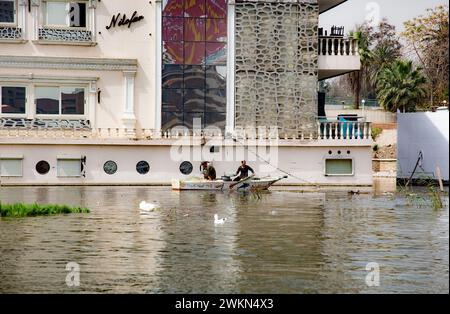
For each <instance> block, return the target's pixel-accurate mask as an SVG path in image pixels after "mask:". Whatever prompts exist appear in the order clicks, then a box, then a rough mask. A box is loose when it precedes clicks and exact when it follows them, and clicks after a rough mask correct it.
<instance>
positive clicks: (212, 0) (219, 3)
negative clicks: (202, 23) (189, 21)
mask: <svg viewBox="0 0 450 314" xmlns="http://www.w3.org/2000/svg"><path fill="white" fill-rule="evenodd" d="M206 16H207V17H212V18H226V17H227V0H206Z"/></svg>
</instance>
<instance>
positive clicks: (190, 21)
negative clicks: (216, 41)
mask: <svg viewBox="0 0 450 314" xmlns="http://www.w3.org/2000/svg"><path fill="white" fill-rule="evenodd" d="M205 25H206V23H205V19H197V18H186V19H184V40H185V41H205V30H206V28H205Z"/></svg>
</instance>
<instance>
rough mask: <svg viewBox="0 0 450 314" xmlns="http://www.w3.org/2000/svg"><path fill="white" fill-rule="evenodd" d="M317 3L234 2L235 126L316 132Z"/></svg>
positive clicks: (292, 0)
mask: <svg viewBox="0 0 450 314" xmlns="http://www.w3.org/2000/svg"><path fill="white" fill-rule="evenodd" d="M318 18H319V8H318V4H317V1H300V0H258V1H245V0H237V1H236V11H235V64H236V77H235V81H236V86H235V88H236V90H235V93H236V110H235V114H236V116H235V119H236V120H235V125H236V127H249V126H252V127H259V126H266V127H270V126H278V129H279V132H280V134H288V135H298V134H299V133H300V132H305V133H309V132H315V131H316V129H317V127H316V124H315V117H316V116H317V80H318V61H317V59H318V58H317V43H318V31H317V29H318Z"/></svg>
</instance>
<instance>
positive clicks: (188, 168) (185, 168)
mask: <svg viewBox="0 0 450 314" xmlns="http://www.w3.org/2000/svg"><path fill="white" fill-rule="evenodd" d="M192 169H193V166H192V164H191V163H190V162H189V161H183V162H182V163H181V165H180V172H181V173H182V174H184V175H189V174H191V173H192Z"/></svg>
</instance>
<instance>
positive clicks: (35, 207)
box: [0, 202, 89, 217]
mask: <svg viewBox="0 0 450 314" xmlns="http://www.w3.org/2000/svg"><path fill="white" fill-rule="evenodd" d="M71 213H89V209H88V208H85V207H71V206H68V205H54V204H48V205H39V204H37V203H34V204H24V203H15V204H2V203H1V202H0V217H27V216H48V215H57V214H71Z"/></svg>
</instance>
